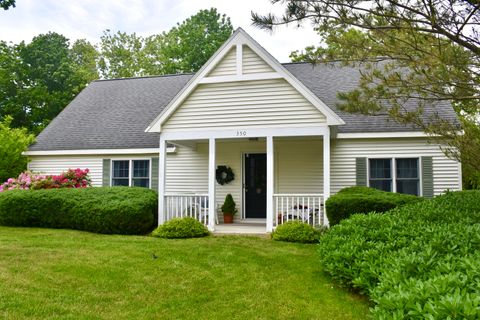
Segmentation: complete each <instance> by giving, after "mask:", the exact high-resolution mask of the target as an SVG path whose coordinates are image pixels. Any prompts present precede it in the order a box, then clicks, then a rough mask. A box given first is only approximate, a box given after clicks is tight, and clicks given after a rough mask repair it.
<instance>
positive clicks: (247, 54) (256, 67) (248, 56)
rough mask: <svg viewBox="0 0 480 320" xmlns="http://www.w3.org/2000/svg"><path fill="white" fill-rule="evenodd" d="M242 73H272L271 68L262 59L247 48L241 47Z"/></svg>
mask: <svg viewBox="0 0 480 320" xmlns="http://www.w3.org/2000/svg"><path fill="white" fill-rule="evenodd" d="M242 51H243V61H242V64H243V73H244V74H249V73H263V72H274V70H273V69H272V67H270V66H269V65H268V64H267V63H266V62H265V61H264V60H263V59H262V58H260V57H259V56H258V55H257V54H256V53H255V52H253V50H252V49H250V48H249V47H248V46H245V45H244V46H243V48H242Z"/></svg>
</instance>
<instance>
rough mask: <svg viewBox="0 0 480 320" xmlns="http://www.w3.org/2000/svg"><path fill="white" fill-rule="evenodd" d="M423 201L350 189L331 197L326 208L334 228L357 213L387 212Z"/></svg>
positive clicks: (366, 188)
mask: <svg viewBox="0 0 480 320" xmlns="http://www.w3.org/2000/svg"><path fill="white" fill-rule="evenodd" d="M422 199H423V198H419V197H416V196H413V195H409V194H401V193H393V192H385V191H381V190H377V189H374V188H368V187H349V188H345V189H342V190H340V191H339V192H338V193H337V194H336V195H334V196H331V197H330V198H329V199H328V200H327V201H326V203H325V206H326V210H327V217H328V221H329V223H330V225H331V226H334V225H336V224H338V223H339V222H340V221H341V220H343V219H346V218H348V217H350V216H351V215H352V214H355V213H364V214H366V213H370V212H379V213H381V212H386V211H388V210H391V209H393V208H396V207H398V206H402V205H405V204H407V203H412V202H417V201H420V200H422Z"/></svg>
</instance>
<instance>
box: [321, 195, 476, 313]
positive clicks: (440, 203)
mask: <svg viewBox="0 0 480 320" xmlns="http://www.w3.org/2000/svg"><path fill="white" fill-rule="evenodd" d="M319 254H320V261H321V264H322V267H323V269H324V270H326V271H327V272H328V273H329V274H330V275H331V276H332V277H333V278H334V279H336V280H337V281H338V282H340V283H342V284H344V285H347V286H350V287H354V288H357V289H359V290H360V291H361V292H363V293H366V294H368V295H369V296H370V298H371V299H372V300H373V301H374V302H375V303H376V306H375V307H374V309H373V315H374V317H375V318H376V319H406V318H408V319H479V318H480V298H479V297H480V285H479V283H480V282H479V279H480V191H464V192H455V193H448V194H446V195H443V196H440V197H437V198H434V199H432V200H428V201H421V202H417V203H414V204H409V205H406V206H403V207H399V208H396V209H393V210H392V211H390V212H387V213H385V214H369V215H354V216H352V217H351V218H350V219H346V220H344V221H342V222H341V223H340V224H339V225H337V226H335V227H332V228H331V230H330V231H329V232H328V233H327V234H326V235H325V236H324V237H322V241H321V242H320V245H319Z"/></svg>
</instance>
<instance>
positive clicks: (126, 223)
mask: <svg viewBox="0 0 480 320" xmlns="http://www.w3.org/2000/svg"><path fill="white" fill-rule="evenodd" d="M157 198H158V197H157V193H156V192H155V191H153V190H149V189H145V188H127V187H114V188H79V189H75V188H73V189H48V190H11V191H6V192H2V193H0V225H6V226H22V227H44V228H67V229H77V230H85V231H92V232H97V233H107V234H112V233H114V234H146V233H149V232H151V231H152V230H153V228H154V226H155V225H156V222H155V221H156V217H157V202H158V200H157Z"/></svg>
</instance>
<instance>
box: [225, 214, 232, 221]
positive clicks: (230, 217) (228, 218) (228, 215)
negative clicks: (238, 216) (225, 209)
mask: <svg viewBox="0 0 480 320" xmlns="http://www.w3.org/2000/svg"><path fill="white" fill-rule="evenodd" d="M223 223H233V214H224V215H223Z"/></svg>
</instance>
